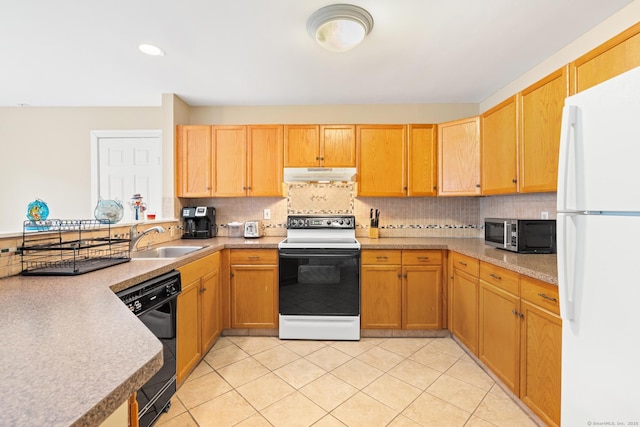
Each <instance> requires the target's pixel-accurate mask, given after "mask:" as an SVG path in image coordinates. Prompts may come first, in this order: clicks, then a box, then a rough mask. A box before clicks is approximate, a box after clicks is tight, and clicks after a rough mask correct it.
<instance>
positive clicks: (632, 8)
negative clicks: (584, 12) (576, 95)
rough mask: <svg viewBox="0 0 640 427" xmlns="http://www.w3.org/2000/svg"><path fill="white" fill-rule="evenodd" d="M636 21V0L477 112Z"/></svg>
mask: <svg viewBox="0 0 640 427" xmlns="http://www.w3.org/2000/svg"><path fill="white" fill-rule="evenodd" d="M567 19H571V17H570V16H567ZM638 22H640V0H635V1H634V2H632V3H630V4H629V5H628V6H627V7H625V8H624V9H622V10H620V11H618V12H617V13H615V14H613V15H612V16H611V17H609V18H608V19H606V20H605V21H603V22H602V23H600V24H599V25H598V26H596V27H594V28H592V29H591V30H589V31H588V32H586V33H585V34H583V35H582V36H581V37H579V38H578V39H576V40H574V41H573V42H572V43H569V44H568V45H567V46H565V47H564V48H562V49H561V50H559V51H558V52H556V53H555V54H554V55H552V56H550V57H549V58H547V59H545V60H544V61H542V62H541V63H540V64H538V65H537V66H535V67H534V68H532V69H531V70H529V71H527V72H526V73H525V74H523V75H522V76H520V77H518V78H517V79H515V80H514V81H512V82H511V83H509V84H508V85H506V86H505V87H503V88H502V89H500V90H499V91H497V92H496V93H494V94H493V95H491V96H489V97H488V98H487V99H485V100H484V101H482V102H481V103H480V113H483V112H485V111H487V110H488V109H490V108H491V107H493V106H495V105H497V104H499V103H500V102H502V101H504V100H505V99H507V98H508V97H510V96H512V95H513V94H515V93H518V92H520V91H521V90H523V89H526V88H527V87H529V86H530V85H532V84H533V83H535V82H537V81H538V80H540V79H541V78H543V77H545V76H547V75H548V74H550V73H552V72H554V71H556V70H557V69H559V68H560V67H563V66H564V65H566V64H568V63H569V62H571V61H573V60H575V59H577V58H579V57H581V56H582V55H584V54H585V53H587V52H589V51H590V50H591V49H593V48H595V47H597V46H599V45H601V44H602V43H604V42H605V41H607V40H609V39H610V38H612V37H614V36H615V35H617V34H620V33H621V32H623V31H624V30H626V29H627V28H629V27H631V26H633V25H635V24H636V23H638Z"/></svg>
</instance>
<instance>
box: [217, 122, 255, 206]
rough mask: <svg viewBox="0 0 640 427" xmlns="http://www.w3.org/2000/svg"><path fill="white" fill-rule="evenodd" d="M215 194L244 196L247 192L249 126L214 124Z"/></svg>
mask: <svg viewBox="0 0 640 427" xmlns="http://www.w3.org/2000/svg"><path fill="white" fill-rule="evenodd" d="M212 135H213V138H212V139H213V195H214V196H216V197H242V196H245V195H246V193H247V180H246V173H247V127H246V126H213V127H212Z"/></svg>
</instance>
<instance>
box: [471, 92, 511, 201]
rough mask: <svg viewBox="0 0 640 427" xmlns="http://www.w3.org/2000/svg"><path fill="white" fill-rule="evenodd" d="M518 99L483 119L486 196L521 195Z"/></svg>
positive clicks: (483, 177)
mask: <svg viewBox="0 0 640 427" xmlns="http://www.w3.org/2000/svg"><path fill="white" fill-rule="evenodd" d="M518 99H519V97H517V96H512V97H511V98H509V99H507V100H506V101H504V102H502V103H501V104H498V105H497V106H495V107H494V108H492V109H491V110H489V111H487V112H485V113H484V114H483V115H482V117H481V126H480V127H481V130H482V140H481V148H482V156H481V159H482V167H481V171H482V181H481V184H482V194H486V195H489V194H510V193H516V192H517V191H518V184H517V183H518V170H517V169H518V164H517V163H518V160H517V148H518V114H517V113H518V109H517V103H518Z"/></svg>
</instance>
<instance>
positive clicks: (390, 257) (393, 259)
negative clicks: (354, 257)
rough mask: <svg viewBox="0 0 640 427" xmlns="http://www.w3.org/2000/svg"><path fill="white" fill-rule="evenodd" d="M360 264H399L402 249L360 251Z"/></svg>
mask: <svg viewBox="0 0 640 427" xmlns="http://www.w3.org/2000/svg"><path fill="white" fill-rule="evenodd" d="M360 256H361V258H362V259H361V263H362V265H400V264H401V262H402V251H396V250H390V251H388V250H367V251H362V253H361V255H360Z"/></svg>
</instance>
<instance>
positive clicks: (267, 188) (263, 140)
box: [247, 125, 283, 197]
mask: <svg viewBox="0 0 640 427" xmlns="http://www.w3.org/2000/svg"><path fill="white" fill-rule="evenodd" d="M282 136H283V134H282V126H279V125H265V126H247V142H248V162H247V187H248V192H247V195H249V196H254V197H255V196H282V181H283V178H282V173H283V171H282V156H283V154H282V150H283V142H282Z"/></svg>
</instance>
